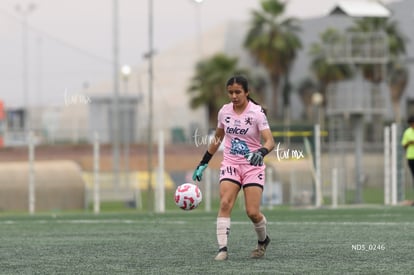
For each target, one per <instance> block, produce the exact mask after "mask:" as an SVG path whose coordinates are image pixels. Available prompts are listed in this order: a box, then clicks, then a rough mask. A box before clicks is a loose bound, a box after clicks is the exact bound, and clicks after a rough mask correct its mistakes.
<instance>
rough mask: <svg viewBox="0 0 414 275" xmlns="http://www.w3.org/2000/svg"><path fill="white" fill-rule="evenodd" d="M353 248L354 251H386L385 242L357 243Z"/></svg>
mask: <svg viewBox="0 0 414 275" xmlns="http://www.w3.org/2000/svg"><path fill="white" fill-rule="evenodd" d="M351 249H352V251H362V252H374V251H385V244H381V243H380V244H376V243H357V244H352V245H351Z"/></svg>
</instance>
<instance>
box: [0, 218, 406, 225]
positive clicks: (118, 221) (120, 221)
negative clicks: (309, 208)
mask: <svg viewBox="0 0 414 275" xmlns="http://www.w3.org/2000/svg"><path fill="white" fill-rule="evenodd" d="M196 221H197V219H196V218H195V219H194V220H156V221H151V220H127V219H107V220H105V219H102V220H101V219H97V220H94V219H91V220H87V219H76V220H59V219H50V220H18V221H17V220H4V221H0V225H14V224H24V223H33V224H189V223H195V222H196ZM212 222H213V223H215V221H212ZM231 223H232V224H237V225H251V222H250V221H232V222H231ZM267 224H268V225H281V226H283V225H318V226H320V225H327V226H329V225H330V226H332V225H338V226H339V225H341V226H343V225H349V226H354V225H362V226H371V225H372V226H396V225H399V226H401V225H406V226H414V222H363V221H362V222H347V221H345V222H318V221H315V222H312V221H303V222H302V221H280V222H272V221H268V223H267Z"/></svg>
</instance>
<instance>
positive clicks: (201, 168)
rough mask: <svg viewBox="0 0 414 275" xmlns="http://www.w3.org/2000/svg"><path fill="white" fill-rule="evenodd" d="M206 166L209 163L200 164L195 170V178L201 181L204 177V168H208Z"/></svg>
mask: <svg viewBox="0 0 414 275" xmlns="http://www.w3.org/2000/svg"><path fill="white" fill-rule="evenodd" d="M206 168H207V163H205V164H199V165H198V166H197V168H196V169H195V170H194V173H193V180H194V181H195V180H198V181H201V179H202V178H203V172H204V170H206Z"/></svg>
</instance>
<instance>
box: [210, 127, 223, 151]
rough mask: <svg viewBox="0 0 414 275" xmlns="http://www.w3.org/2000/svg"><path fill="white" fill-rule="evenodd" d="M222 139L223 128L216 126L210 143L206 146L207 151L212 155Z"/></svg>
mask: <svg viewBox="0 0 414 275" xmlns="http://www.w3.org/2000/svg"><path fill="white" fill-rule="evenodd" d="M223 139H224V129H223V128H217V129H216V132H215V133H214V137H213V139H212V140H211V142H210V145H209V146H208V150H207V151H208V152H209V153H210V154H211V155H214V154H215V153H216V152H217V150H218V148H219V147H220V144H221V142H222V141H223Z"/></svg>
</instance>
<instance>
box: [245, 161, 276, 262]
mask: <svg viewBox="0 0 414 275" xmlns="http://www.w3.org/2000/svg"><path fill="white" fill-rule="evenodd" d="M241 169H242V170H243V175H244V182H243V183H242V184H243V192H244V200H245V206H246V214H247V216H248V217H249V218H250V220H251V221H252V222H253V226H254V230H255V232H256V234H257V247H256V249H255V250H253V251H252V255H251V256H252V258H260V257H263V256H264V254H265V251H266V247H267V245H268V244H269V242H270V238H269V237H268V234H267V221H266V217H265V216H264V215H263V213H262V212H261V211H260V204H261V201H262V194H263V187H264V183H265V166H251V165H245V166H242V168H241Z"/></svg>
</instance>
